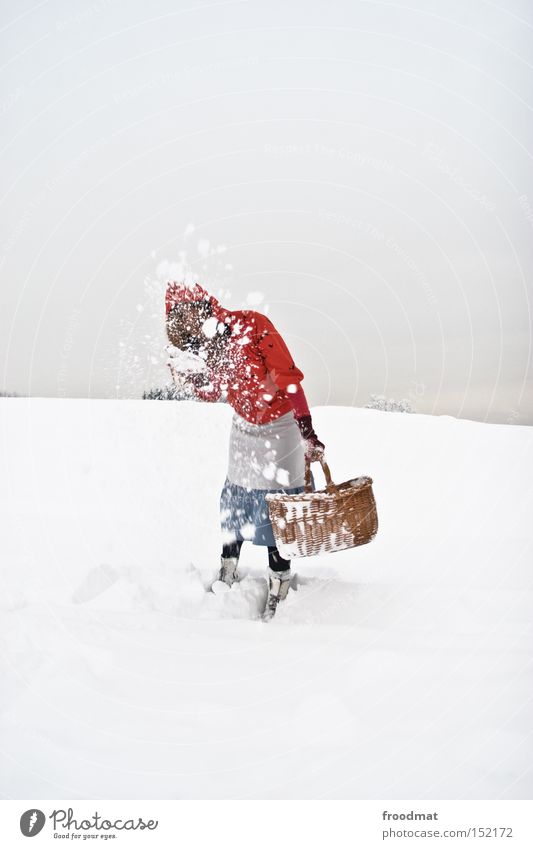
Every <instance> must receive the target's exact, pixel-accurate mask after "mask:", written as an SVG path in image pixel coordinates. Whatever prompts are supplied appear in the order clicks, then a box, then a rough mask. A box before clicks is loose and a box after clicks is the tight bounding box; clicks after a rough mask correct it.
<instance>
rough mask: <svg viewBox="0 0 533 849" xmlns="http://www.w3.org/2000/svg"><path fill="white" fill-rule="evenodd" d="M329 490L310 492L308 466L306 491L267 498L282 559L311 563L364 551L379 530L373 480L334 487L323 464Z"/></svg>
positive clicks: (366, 479)
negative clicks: (356, 548)
mask: <svg viewBox="0 0 533 849" xmlns="http://www.w3.org/2000/svg"><path fill="white" fill-rule="evenodd" d="M320 463H321V465H322V468H323V470H324V475H325V478H326V488H325V489H323V490H318V491H316V492H313V491H312V489H311V465H310V463H309V462H308V461H307V460H306V462H305V491H304V492H300V493H296V494H295V495H287V494H285V493H283V492H279V493H277V492H276V493H268V494H267V495H266V496H265V498H266V501H267V503H268V510H269V513H270V519H271V522H272V529H273V531H274V538H275V540H276V545H277V547H278V550H279V552H280V554H281V556H282V557H284V558H286V559H291V558H293V557H309V556H310V555H312V554H325V553H327V552H330V551H342V550H343V549H346V548H353V547H354V546H357V545H365V543H367V542H370V541H371V540H372V539H374V537H375V535H376V533H377V530H378V516H377V511H376V502H375V500H374V493H373V492H372V478H369V477H366V476H363V477H359V478H352V480H348V481H345V482H344V483H339V484H335V483H333V481H332V479H331V473H330V470H329V466H328V464H327V463H326V460H325V459H324V458H322V459H321V460H320Z"/></svg>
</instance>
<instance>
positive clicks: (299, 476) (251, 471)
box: [227, 410, 305, 490]
mask: <svg viewBox="0 0 533 849" xmlns="http://www.w3.org/2000/svg"><path fill="white" fill-rule="evenodd" d="M304 475H305V452H304V443H303V441H302V437H301V435H300V429H299V427H298V425H297V424H296V420H295V418H294V414H293V412H292V410H289V412H288V413H286V414H285V415H284V416H280V417H279V418H278V419H275V420H274V421H272V422H267V423H266V424H260V425H257V424H252V423H251V422H248V421H246V419H243V418H242V417H241V416H239V415H238V414H237V413H236V412H234V413H233V418H232V422H231V432H230V441H229V457H228V473H227V478H228V480H229V481H230V482H231V483H234V484H237V485H238V486H242V487H246V488H248V489H263V490H272V489H287V488H292V487H299V486H303V485H304Z"/></svg>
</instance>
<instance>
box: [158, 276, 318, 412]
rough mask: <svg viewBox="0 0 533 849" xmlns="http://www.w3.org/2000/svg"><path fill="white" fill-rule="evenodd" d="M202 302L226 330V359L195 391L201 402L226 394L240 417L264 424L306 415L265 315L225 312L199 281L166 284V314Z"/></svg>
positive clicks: (287, 358)
mask: <svg viewBox="0 0 533 849" xmlns="http://www.w3.org/2000/svg"><path fill="white" fill-rule="evenodd" d="M191 301H206V302H208V303H209V304H210V305H211V309H212V314H213V315H214V316H215V317H216V318H217V319H218V320H219V321H220V322H222V323H224V324H226V325H229V327H231V336H230V338H229V340H228V343H227V348H226V350H227V357H226V359H225V361H224V362H223V363H222V364H221V367H220V369H217V370H216V371H214V370H213V369H210V370H209V378H208V379H209V380H210V382H211V383H210V385H208V386H207V387H205V388H202V389H198V388H195V392H196V394H197V396H198V397H199V398H201V399H202V400H203V401H218V400H219V398H220V397H221V395H222V393H226V395H227V400H228V403H229V404H231V406H232V407H233V409H234V410H235V412H236V413H237V414H238V415H240V416H241V417H242V418H244V419H246V420H247V421H249V422H252V423H253V424H265V423H266V422H269V421H273V420H274V419H277V418H279V417H280V416H283V415H285V414H286V413H288V412H289V411H290V410H293V411H294V414H295V416H297V417H299V416H302V415H309V407H308V405H307V400H306V398H305V393H304V391H303V388H302V387H301V386H300V383H301V381H302V380H303V378H304V375H303V372H302V371H300V369H299V368H297V367H296V365H295V363H294V360H293V358H292V356H291V353H290V351H289V349H288V348H287V346H286V344H285V342H284V341H283V339H282V337H281V335H280V334H279V333H278V331H277V330H276V328H275V327H274V325H273V324H272V322H271V321H270V319H269V318H267V317H266V315H263V314H262V313H259V312H256V311H255V310H227V309H225V307H223V306H222V305H221V304H220V303H219V301H218V300H217V299H216V298H215V297H214V295H210V294H209V293H208V292H207V291H206V290H205V289H203V288H202V286H200V284H199V283H195V284H194V286H187V285H185V284H184V283H175V282H171V283H169V284H168V286H167V291H166V296H165V309H166V315H167V316H168V314H169V312H170V310H171V309H172V307H173V306H174V305H175V304H180V303H186V302H191Z"/></svg>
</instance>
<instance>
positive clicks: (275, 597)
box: [262, 569, 292, 622]
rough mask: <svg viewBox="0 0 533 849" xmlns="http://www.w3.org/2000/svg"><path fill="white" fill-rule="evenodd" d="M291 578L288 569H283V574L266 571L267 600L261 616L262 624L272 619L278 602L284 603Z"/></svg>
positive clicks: (271, 570) (270, 570)
mask: <svg viewBox="0 0 533 849" xmlns="http://www.w3.org/2000/svg"><path fill="white" fill-rule="evenodd" d="M291 577H292V575H291V570H290V569H285V570H284V571H283V572H274V570H273V569H269V570H268V599H267V603H266V607H265V610H264V612H263V616H262V619H263V622H268V621H269V620H270V619H272V617H273V616H274V614H275V612H276V610H277V607H278V604H279V603H280V601H284V600H285V599H286V598H287V593H288V592H289V587H290V584H291Z"/></svg>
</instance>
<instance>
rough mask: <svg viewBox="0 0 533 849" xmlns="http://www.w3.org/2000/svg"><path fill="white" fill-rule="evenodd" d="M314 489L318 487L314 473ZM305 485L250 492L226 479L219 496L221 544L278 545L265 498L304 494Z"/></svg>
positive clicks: (312, 481)
mask: <svg viewBox="0 0 533 849" xmlns="http://www.w3.org/2000/svg"><path fill="white" fill-rule="evenodd" d="M311 486H312V488H313V489H314V488H315V480H314V477H313V472H311ZM303 491H304V487H303V486H293V487H290V488H286V489H280V488H279V487H276V489H248V488H246V487H243V486H238V484H235V483H232V482H231V481H229V480H228V478H226V480H225V481H224V486H223V487H222V492H221V493H220V527H221V530H222V541H223V542H224V543H231V542H234V541H235V540H242V541H245V540H248V541H249V542H252V543H253V544H254V545H271V546H274V545H276V540H275V539H274V531H273V529H272V523H271V521H270V515H269V512H268V502H267V501H266V499H265V495H266V494H267V493H268V492H285V493H286V494H287V495H289V494H293V493H297V492H303Z"/></svg>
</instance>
